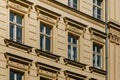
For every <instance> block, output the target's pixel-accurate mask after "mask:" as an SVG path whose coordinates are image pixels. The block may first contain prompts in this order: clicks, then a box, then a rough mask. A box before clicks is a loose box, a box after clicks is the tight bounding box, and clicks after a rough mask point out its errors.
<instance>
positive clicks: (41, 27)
mask: <svg viewBox="0 0 120 80" xmlns="http://www.w3.org/2000/svg"><path fill="white" fill-rule="evenodd" d="M40 32H42V33H44V25H43V24H40Z"/></svg>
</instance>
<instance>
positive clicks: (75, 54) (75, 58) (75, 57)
mask: <svg viewBox="0 0 120 80" xmlns="http://www.w3.org/2000/svg"><path fill="white" fill-rule="evenodd" d="M73 57H74V60H75V61H77V48H76V47H73Z"/></svg>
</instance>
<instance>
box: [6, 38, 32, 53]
mask: <svg viewBox="0 0 120 80" xmlns="http://www.w3.org/2000/svg"><path fill="white" fill-rule="evenodd" d="M4 42H5V44H6V46H7V47H9V46H13V47H16V48H20V49H23V50H26V51H27V52H28V53H29V52H32V47H30V46H27V45H24V44H21V43H17V42H15V41H12V40H9V39H5V40H4Z"/></svg>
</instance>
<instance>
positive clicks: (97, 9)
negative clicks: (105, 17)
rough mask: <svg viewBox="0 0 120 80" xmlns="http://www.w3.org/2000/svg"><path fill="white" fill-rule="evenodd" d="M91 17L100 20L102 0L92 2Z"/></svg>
mask: <svg viewBox="0 0 120 80" xmlns="http://www.w3.org/2000/svg"><path fill="white" fill-rule="evenodd" d="M93 17H95V18H97V19H102V0H93Z"/></svg>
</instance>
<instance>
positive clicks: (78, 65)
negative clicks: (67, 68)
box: [64, 58, 86, 70]
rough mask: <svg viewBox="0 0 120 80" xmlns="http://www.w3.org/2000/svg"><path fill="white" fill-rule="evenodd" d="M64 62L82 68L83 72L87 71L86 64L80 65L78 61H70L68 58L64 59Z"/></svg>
mask: <svg viewBox="0 0 120 80" xmlns="http://www.w3.org/2000/svg"><path fill="white" fill-rule="evenodd" d="M64 62H65V64H66V65H67V64H70V65H74V66H77V67H80V68H82V70H84V69H86V64H83V63H79V62H76V61H73V60H70V59H67V58H65V59H64Z"/></svg>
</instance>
